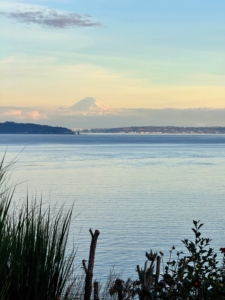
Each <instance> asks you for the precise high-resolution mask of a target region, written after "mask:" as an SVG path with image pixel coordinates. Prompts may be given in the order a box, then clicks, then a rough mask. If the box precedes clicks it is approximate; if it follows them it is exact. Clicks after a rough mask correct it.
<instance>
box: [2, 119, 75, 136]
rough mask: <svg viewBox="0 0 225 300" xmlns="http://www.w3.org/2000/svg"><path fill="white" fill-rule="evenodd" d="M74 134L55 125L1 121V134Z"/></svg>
mask: <svg viewBox="0 0 225 300" xmlns="http://www.w3.org/2000/svg"><path fill="white" fill-rule="evenodd" d="M3 133H4V134H7V133H8V134H11V133H14V134H15V133H17V134H74V132H73V131H72V130H70V129H68V128H64V127H54V126H48V125H38V124H32V123H15V122H5V123H0V134H3Z"/></svg>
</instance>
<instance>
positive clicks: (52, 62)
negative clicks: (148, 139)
mask: <svg viewBox="0 0 225 300" xmlns="http://www.w3.org/2000/svg"><path fill="white" fill-rule="evenodd" d="M224 12H225V2H224V1H223V0H217V1H212V0H208V1H203V0H199V1H197V2H196V1H194V0H190V1H178V0H170V1H167V0H159V1H144V0H141V1H139V2H137V1H134V0H129V1H128V0H124V1H118V0H113V1H112V0H92V1H91V0H85V1H71V0H68V1H61V0H58V1H57V0H56V1H51V0H32V1H30V0H29V1H28V0H25V1H23V2H20V1H1V3H0V15H1V29H0V38H1V50H0V80H1V93H0V106H12V107H24V106H27V107H39V108H42V109H43V110H44V109H45V108H46V109H47V108H50V107H51V108H57V107H59V106H61V105H63V106H65V107H70V106H71V105H73V104H75V103H76V102H78V101H79V100H81V99H83V98H84V97H86V96H87V95H90V96H94V97H97V98H100V99H101V100H103V101H105V102H106V103H108V104H109V105H111V106H112V107H115V108H118V109H120V108H134V109H135V108H152V109H155V108H157V109H163V108H168V107H170V108H199V107H213V108H224V107H225V51H224V50H225V38H224V28H225V13H224Z"/></svg>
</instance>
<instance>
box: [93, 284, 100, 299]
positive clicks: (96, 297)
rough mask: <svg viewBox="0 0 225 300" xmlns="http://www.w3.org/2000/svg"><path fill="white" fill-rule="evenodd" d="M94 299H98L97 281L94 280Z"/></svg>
mask: <svg viewBox="0 0 225 300" xmlns="http://www.w3.org/2000/svg"><path fill="white" fill-rule="evenodd" d="M94 300H99V296H98V282H97V281H95V282H94Z"/></svg>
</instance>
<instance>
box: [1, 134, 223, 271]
mask: <svg viewBox="0 0 225 300" xmlns="http://www.w3.org/2000/svg"><path fill="white" fill-rule="evenodd" d="M6 147H7V157H6V160H7V161H10V160H11V159H12V158H14V157H15V156H16V155H18V153H20V152H21V150H22V149H23V151H22V152H21V153H20V154H19V157H18V162H17V163H16V165H15V167H14V172H13V176H12V179H13V181H14V182H22V183H21V184H20V185H19V186H18V187H17V190H16V194H15V197H14V199H15V200H16V201H18V203H20V202H21V201H22V200H23V199H24V198H25V197H26V194H27V190H28V191H29V195H30V197H31V196H32V195H33V196H35V195H37V197H40V196H41V195H42V198H43V200H44V202H45V203H51V204H55V203H57V205H58V206H60V205H61V204H62V203H65V206H66V207H70V206H71V205H72V203H74V201H75V209H74V219H73V221H72V225H71V232H70V244H71V242H72V240H73V239H74V240H75V241H76V242H77V245H78V253H77V258H76V263H77V264H79V263H80V262H81V260H82V259H84V258H85V259H87V258H88V251H89V244H90V234H89V228H92V230H95V229H98V230H100V233H101V234H100V236H99V241H98V245H97V256H96V264H95V271H96V274H97V275H98V276H103V277H104V276H105V275H107V274H108V272H109V270H110V268H112V267H113V266H114V267H115V269H116V270H117V271H120V270H122V269H124V268H125V270H124V276H127V275H131V274H133V275H134V276H135V275H136V273H135V266H136V265H137V264H138V263H140V264H143V262H144V260H145V257H144V254H145V251H148V250H150V249H153V250H155V251H158V250H162V251H164V252H165V253H168V250H169V249H170V247H171V246H173V245H175V246H176V247H177V249H179V250H181V249H182V250H183V247H182V243H181V242H180V240H181V239H184V238H189V237H190V238H192V237H193V235H192V232H191V226H192V220H193V219H195V220H199V219H200V220H201V221H202V222H203V223H205V226H204V227H203V230H202V231H203V233H204V235H205V236H206V237H210V238H212V239H213V241H212V247H214V248H215V249H216V250H218V249H219V248H220V247H224V246H225V231H224V228H225V218H224V212H225V201H224V192H225V180H224V179H225V151H224V150H225V136H224V135H199V136H198V135H138V134H137V135H129V134H121V135H120V134H111V135H110V134H109V135H107V134H101V135H100V134H99V135H97V134H96V135H94V134H90V135H68V136H66V135H65V136H62V135H0V153H1V156H2V155H3V153H4V152H5V150H6ZM24 147H25V148H24ZM18 199H20V201H19V200H18Z"/></svg>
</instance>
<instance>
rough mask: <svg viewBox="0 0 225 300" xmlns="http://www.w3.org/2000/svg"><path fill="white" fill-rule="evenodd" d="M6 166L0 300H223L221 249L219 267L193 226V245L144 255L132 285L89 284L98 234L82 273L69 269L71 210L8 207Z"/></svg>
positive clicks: (5, 172)
mask: <svg viewBox="0 0 225 300" xmlns="http://www.w3.org/2000/svg"><path fill="white" fill-rule="evenodd" d="M11 166H12V164H11V165H5V164H4V159H3V160H2V162H1V163H0V300H19V299H21V300H63V299H68V300H75V299H77V300H78V299H84V300H90V299H95V300H103V299H114V300H115V299H119V300H125V299H126V300H129V299H139V300H148V299H189V300H192V299H196V300H197V299H218V300H219V299H225V248H221V249H220V251H221V252H222V253H223V259H222V262H218V261H217V254H216V253H215V252H214V250H213V249H212V248H210V242H211V240H210V239H208V238H204V237H202V235H201V232H200V229H201V227H202V226H203V224H201V223H200V222H199V221H193V225H194V226H193V228H192V230H193V233H194V241H193V242H192V241H190V240H187V239H184V240H183V241H182V243H183V245H184V246H185V248H186V251H185V253H183V252H175V247H172V248H171V250H170V253H169V254H170V255H169V260H168V261H167V262H164V261H163V258H164V254H163V253H162V252H159V253H153V252H152V251H150V252H149V253H146V261H145V263H144V267H143V268H140V266H137V267H136V271H137V275H138V276H137V280H133V279H132V280H131V279H127V280H126V281H124V280H122V279H121V278H120V275H118V274H115V273H113V272H111V273H110V275H109V279H108V281H107V282H106V284H105V286H104V287H101V283H98V282H94V284H92V283H93V282H92V281H93V270H94V260H95V249H96V246H97V238H98V236H99V234H100V233H99V231H98V230H96V231H95V232H94V233H93V232H92V231H91V230H90V233H91V245H90V255H89V260H88V262H87V263H86V262H85V261H83V262H82V266H83V270H84V273H83V275H81V276H78V274H76V272H75V270H74V260H75V254H76V250H75V248H73V249H72V250H71V251H70V253H69V252H68V250H67V242H68V234H69V228H70V221H71V216H72V209H73V208H71V209H70V210H69V211H67V212H65V210H64V209H63V207H61V208H60V209H59V210H58V211H57V212H56V211H55V210H53V209H51V208H50V207H47V208H44V206H43V203H42V201H40V202H37V201H35V200H34V201H32V202H31V203H30V202H29V200H28V198H27V201H26V202H25V203H24V204H23V205H22V207H20V209H19V210H18V209H17V208H16V207H15V208H13V207H12V199H13V193H14V187H13V186H9V184H8V176H9V169H10V167H11Z"/></svg>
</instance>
